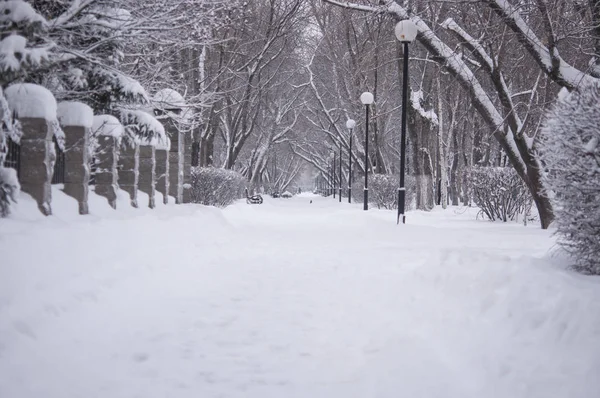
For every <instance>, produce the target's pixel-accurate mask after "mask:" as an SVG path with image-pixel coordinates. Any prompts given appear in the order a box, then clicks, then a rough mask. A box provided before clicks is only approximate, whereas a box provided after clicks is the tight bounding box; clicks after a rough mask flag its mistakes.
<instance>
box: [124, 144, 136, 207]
mask: <svg viewBox="0 0 600 398" xmlns="http://www.w3.org/2000/svg"><path fill="white" fill-rule="evenodd" d="M139 156H140V146H139V145H138V144H137V143H132V144H131V145H124V146H122V147H121V148H120V152H119V188H121V189H122V190H124V191H126V192H127V193H128V194H129V199H130V201H131V206H133V207H135V208H137V207H138V201H137V191H138V178H139V163H140V159H139Z"/></svg>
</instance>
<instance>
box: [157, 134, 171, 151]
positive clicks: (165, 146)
mask: <svg viewBox="0 0 600 398" xmlns="http://www.w3.org/2000/svg"><path fill="white" fill-rule="evenodd" d="M155 147H156V149H161V150H163V151H170V150H171V139H170V138H169V137H165V140H164V141H159V142H157V143H156V145H155Z"/></svg>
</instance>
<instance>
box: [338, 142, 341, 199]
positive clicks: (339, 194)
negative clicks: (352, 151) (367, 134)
mask: <svg viewBox="0 0 600 398" xmlns="http://www.w3.org/2000/svg"><path fill="white" fill-rule="evenodd" d="M338 160H339V169H340V172H339V176H340V182H339V185H338V189H339V190H338V198H340V203H342V144H340V157H339V158H338Z"/></svg>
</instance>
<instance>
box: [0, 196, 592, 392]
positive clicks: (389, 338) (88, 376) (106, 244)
mask: <svg viewBox="0 0 600 398" xmlns="http://www.w3.org/2000/svg"><path fill="white" fill-rule="evenodd" d="M121 199H122V200H121V202H120V210H118V211H113V210H112V209H110V208H109V207H108V205H107V204H105V202H104V200H103V199H101V198H99V197H97V196H95V195H93V194H92V195H91V198H90V201H91V203H90V209H91V210H92V212H93V213H94V214H92V215H90V216H85V217H83V216H78V215H77V214H76V213H77V204H76V203H75V201H73V200H71V199H69V198H67V197H65V196H64V195H63V194H61V193H60V192H59V191H55V192H54V205H53V206H54V212H55V215H54V216H52V217H48V218H44V217H43V216H41V215H39V214H38V212H37V210H36V209H35V205H34V204H33V201H32V200H31V199H30V198H29V197H27V196H25V195H22V198H21V203H20V204H19V206H18V207H17V209H16V211H15V214H14V215H13V216H12V218H11V219H8V220H2V221H0V252H1V253H2V256H1V258H2V260H1V264H0V397H2V398H41V397H43V398H92V397H99V398H136V397H140V398H142V397H143V398H154V397H156V398H158V397H165V398H166V397H174V398H178V397H182V398H183V397H185V398H188V397H189V398H205V397H206V398H212V397H240V398H241V397H248V398H266V397H273V398H296V397H298V398H299V397H306V398H315V397H316V398H338V397H339V398H371V397H381V398H398V397H407V398H419V397H423V398H434V397H440V398H442V397H443V398H470V397H473V398H495V397H498V398H500V397H502V398H558V397H561V398H597V397H600V378H599V377H598V374H599V373H598V372H599V369H600V279H599V278H597V277H584V276H581V275H578V274H575V273H572V272H570V271H568V270H565V266H564V264H565V263H566V261H565V260H564V259H561V258H560V257H553V256H552V249H553V247H554V239H553V238H552V237H551V232H548V231H542V230H540V229H539V228H538V227H536V226H530V227H523V226H522V225H520V224H501V223H500V224H498V223H496V224H493V223H489V222H484V221H475V217H474V215H475V214H474V213H473V211H472V210H469V211H465V209H462V210H460V211H457V210H455V209H449V210H447V211H441V210H440V211H434V212H432V213H416V212H411V213H409V214H408V222H409V224H408V225H405V226H397V225H396V224H395V214H394V213H393V212H388V211H378V210H372V211H369V212H363V211H362V210H360V205H348V204H347V203H343V204H339V203H338V202H337V200H335V201H334V200H333V199H331V198H329V199H326V198H320V197H309V196H301V197H295V198H293V199H289V200H286V199H269V198H266V199H265V203H264V204H263V205H261V206H249V205H246V204H245V203H242V202H240V203H239V204H236V205H233V206H231V207H229V208H227V209H225V210H219V209H215V208H208V207H202V206H197V205H183V206H175V205H170V206H164V205H160V206H159V208H158V209H157V210H155V211H150V210H148V209H138V210H136V209H131V208H128V205H127V201H126V200H124V199H123V198H121ZM311 199H312V200H313V203H312V204H311V203H310V200H311ZM139 202H140V204H142V203H144V198H143V197H142V198H140V199H139Z"/></svg>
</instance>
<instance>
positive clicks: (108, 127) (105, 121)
mask: <svg viewBox="0 0 600 398" xmlns="http://www.w3.org/2000/svg"><path fill="white" fill-rule="evenodd" d="M123 131H124V129H123V125H122V124H121V122H119V119H117V118H116V117H114V116H111V115H98V116H94V123H93V124H92V135H95V136H99V135H103V136H110V137H115V138H121V136H122V135H123Z"/></svg>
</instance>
